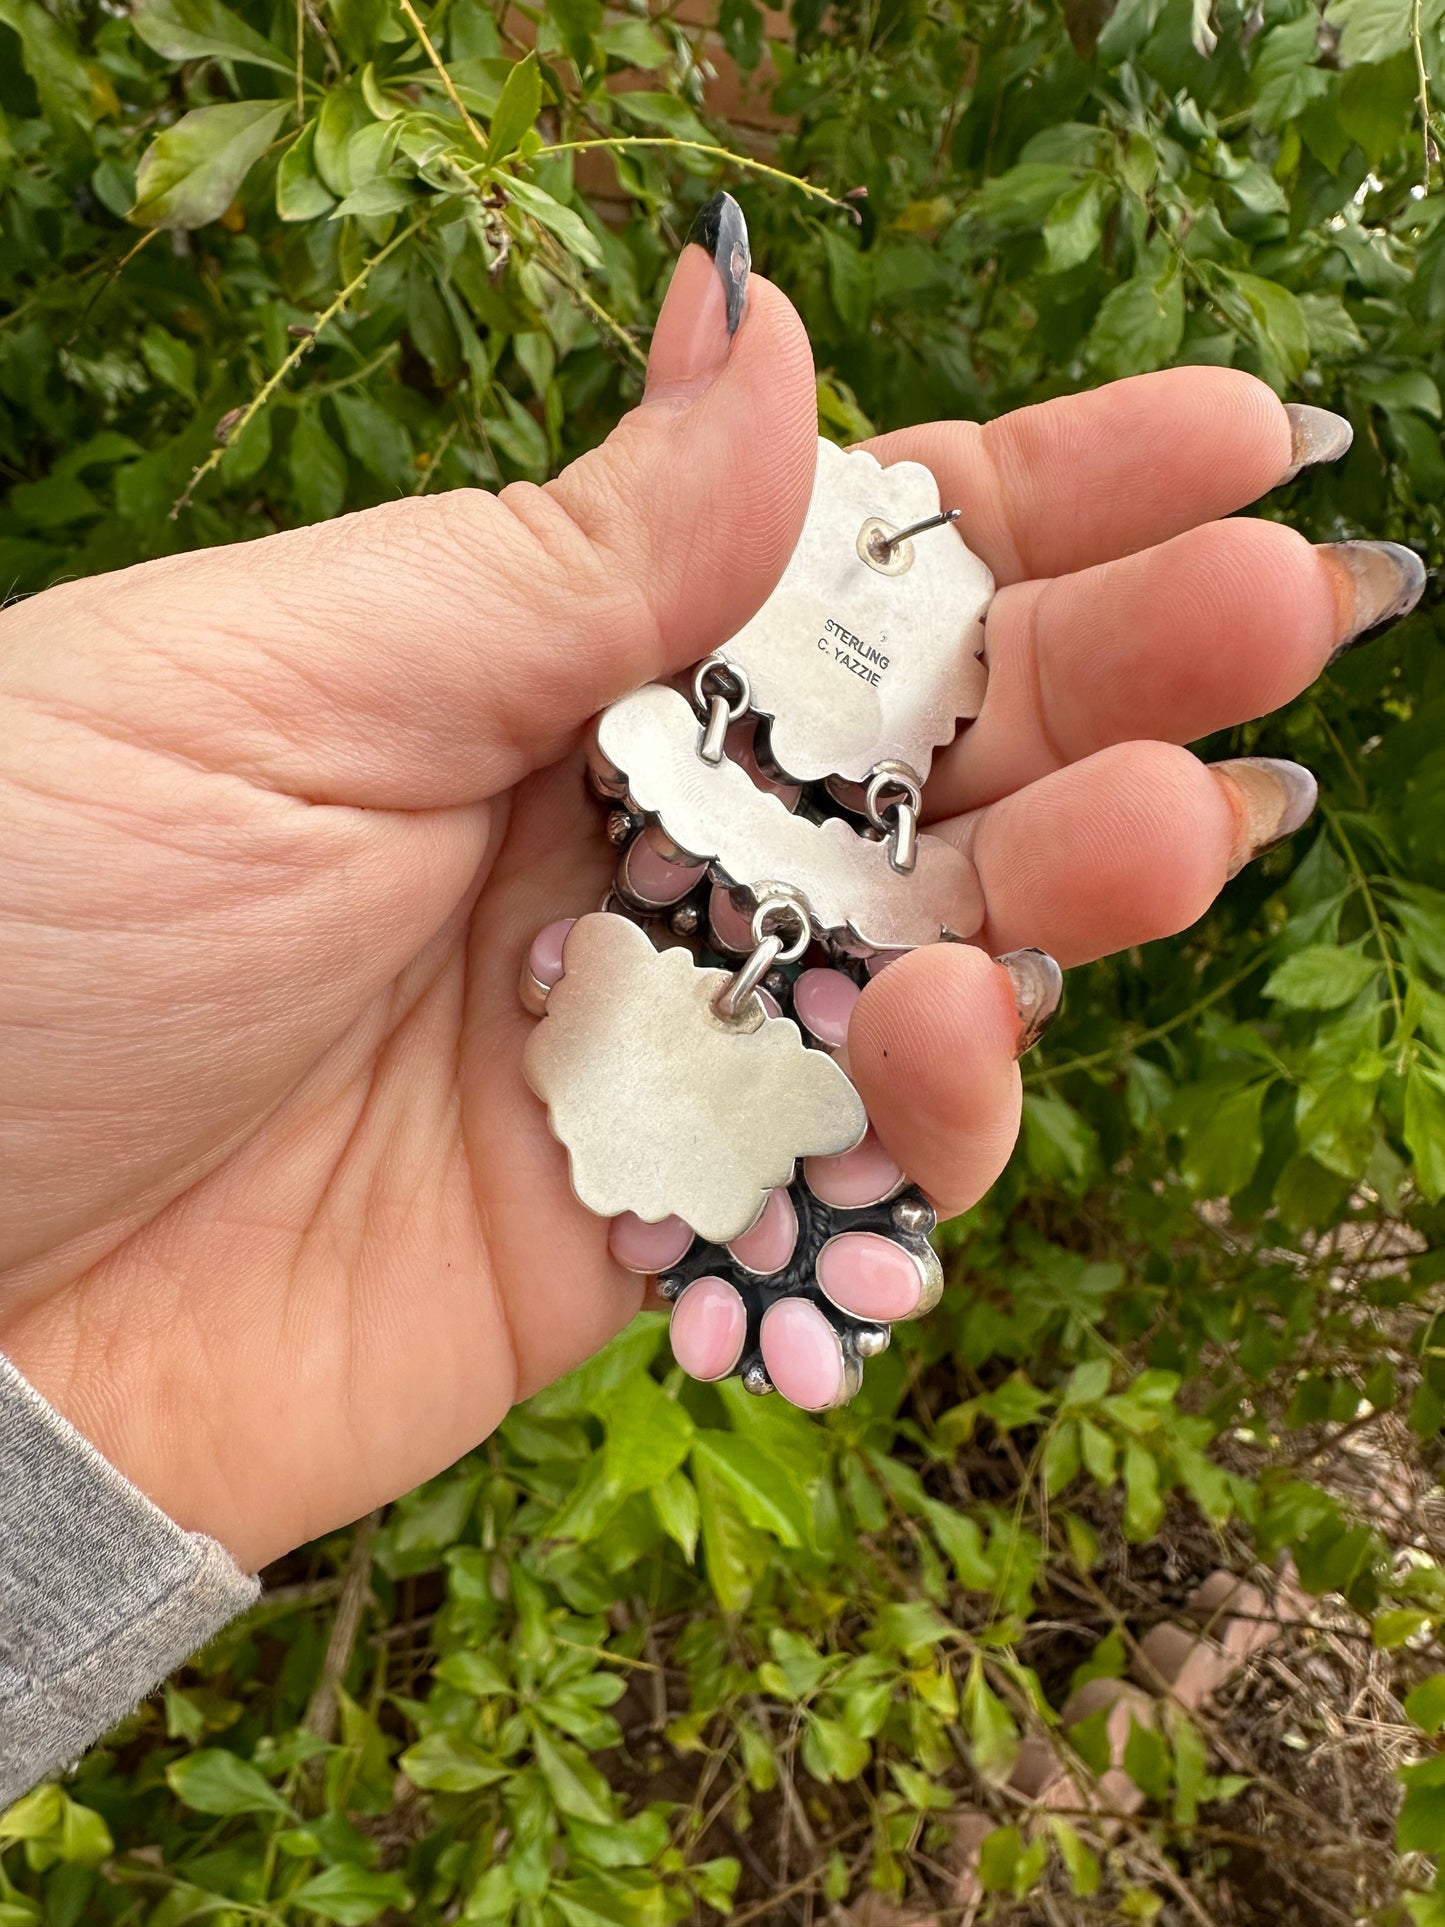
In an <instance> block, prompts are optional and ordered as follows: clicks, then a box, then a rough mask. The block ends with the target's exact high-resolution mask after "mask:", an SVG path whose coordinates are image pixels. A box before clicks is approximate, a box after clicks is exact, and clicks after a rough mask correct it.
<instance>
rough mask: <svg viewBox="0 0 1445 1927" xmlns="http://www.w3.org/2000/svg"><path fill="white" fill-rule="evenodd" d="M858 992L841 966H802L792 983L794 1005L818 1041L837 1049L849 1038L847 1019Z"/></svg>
mask: <svg viewBox="0 0 1445 1927" xmlns="http://www.w3.org/2000/svg"><path fill="white" fill-rule="evenodd" d="M861 995H862V992H861V991H860V990H859V988H858V986H857V984H855V983H854V981H853V979H852V978H851V977H846V976H844V974H843V972H842V971H841V970H805V971H804V972H803V973H802V975H801V976H800V977H799V978H798V981H797V983H796V984H794V986H793V1009H794V1010H795V1011H796V1012H797V1015H798V1022H799V1023H800V1024H802V1025H803V1026H804V1028H805V1029H807V1030H810V1031H811V1032H812V1033H813V1035H814V1036H815V1037H816V1038H817V1040H818V1042H819V1043H820V1044H826V1045H827V1046H828V1048H829V1049H830V1050H838V1049H840V1048H841V1047H842V1046H843V1045H844V1044H846V1043H847V1041H848V1020H849V1018H850V1017H851V1016H852V1015H853V1006H854V1004H856V1003H857V1001H858V999H859V997H860V996H861Z"/></svg>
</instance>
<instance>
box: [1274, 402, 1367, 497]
mask: <svg viewBox="0 0 1445 1927" xmlns="http://www.w3.org/2000/svg"><path fill="white" fill-rule="evenodd" d="M1284 412H1285V414H1286V415H1287V416H1288V417H1289V461H1290V465H1289V467H1288V468H1287V469H1286V470H1285V472H1284V477H1283V479H1284V480H1285V481H1286V482H1292V481H1293V480H1294V478H1295V476H1296V475H1298V474H1299V472H1300V470H1301V469H1302V468H1314V467H1315V466H1316V465H1317V464H1318V463H1320V462H1337V461H1338V460H1339V458H1340V457H1341V455H1343V454H1345V453H1346V452H1347V451H1348V449H1349V446H1350V444H1351V442H1353V441H1354V439H1355V431H1354V429H1353V428H1351V426H1350V424H1349V423H1348V422H1347V421H1346V420H1345V418H1344V416H1343V415H1336V414H1335V413H1334V412H1333V410H1331V409H1328V408H1315V407H1312V406H1311V404H1310V403H1309V402H1305V401H1287V402H1286V403H1285V405H1284Z"/></svg>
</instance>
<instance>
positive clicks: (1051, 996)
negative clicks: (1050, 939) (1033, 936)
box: [994, 949, 1064, 1057]
mask: <svg viewBox="0 0 1445 1927" xmlns="http://www.w3.org/2000/svg"><path fill="white" fill-rule="evenodd" d="M994 962H995V963H996V964H1000V965H1002V967H1003V968H1004V969H1005V970H1006V971H1007V972H1008V974H1009V982H1010V983H1011V984H1012V985H1013V987H1014V1004H1015V1006H1016V1007H1017V1010H1018V1014H1019V1041H1018V1049H1017V1051H1016V1052H1015V1053H1014V1054H1015V1056H1017V1057H1022V1056H1023V1054H1024V1052H1025V1051H1029V1050H1032V1049H1033V1047H1034V1045H1035V1044H1036V1043H1037V1042H1038V1041H1039V1039H1040V1038H1041V1037H1042V1036H1043V1034H1044V1032H1045V1031H1046V1030H1047V1029H1048V1027H1049V1025H1050V1024H1051V1023H1052V1022H1053V1021H1054V1019H1055V1017H1057V1016H1058V1014H1059V1005H1060V1004H1061V1003H1062V1002H1063V1001H1064V973H1063V971H1062V970H1060V969H1059V966H1058V965H1057V964H1056V963H1055V962H1054V960H1053V958H1052V957H1051V956H1050V955H1049V953H1048V951H1047V950H1032V949H1030V950H1010V951H1008V952H1007V953H1006V954H1005V955H1004V956H1002V957H995V958H994Z"/></svg>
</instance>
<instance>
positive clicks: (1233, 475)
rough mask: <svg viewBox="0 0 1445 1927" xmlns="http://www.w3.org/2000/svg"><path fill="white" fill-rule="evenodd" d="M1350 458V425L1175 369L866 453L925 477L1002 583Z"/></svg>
mask: <svg viewBox="0 0 1445 1927" xmlns="http://www.w3.org/2000/svg"><path fill="white" fill-rule="evenodd" d="M1349 444H1350V426H1349V423H1348V422H1346V421H1344V420H1343V419H1342V417H1340V416H1338V415H1330V414H1328V413H1327V412H1326V411H1325V410H1324V409H1319V408H1302V407H1300V406H1298V405H1294V404H1292V405H1291V406H1289V407H1286V406H1285V405H1284V404H1283V403H1281V402H1280V401H1279V399H1278V397H1277V396H1276V395H1275V394H1274V393H1273V391H1272V390H1270V389H1269V388H1267V387H1266V386H1265V385H1264V383H1263V382H1262V381H1256V380H1255V378H1254V376H1252V375H1246V374H1242V373H1241V372H1240V371H1239V370H1238V369H1235V368H1170V369H1166V370H1164V371H1163V372H1162V373H1160V374H1155V375H1134V376H1131V377H1130V378H1129V379H1128V380H1127V381H1116V382H1112V383H1110V384H1109V386H1107V387H1105V388H1097V389H1094V390H1092V391H1091V392H1090V393H1088V394H1083V395H1068V396H1062V397H1060V398H1059V399H1057V400H1055V401H1046V402H1040V403H1038V404H1037V405H1036V406H1035V407H1032V408H1020V409H1018V410H1017V411H1016V412H1015V413H1013V414H1011V415H1003V416H1000V417H999V419H998V420H997V421H992V422H986V423H983V424H979V423H977V422H932V423H930V424H928V425H927V426H925V427H919V428H906V429H900V430H899V431H898V432H897V433H895V434H892V435H883V436H881V437H879V439H878V440H876V441H873V442H869V443H867V444H866V446H867V447H868V448H870V449H871V450H872V452H873V454H874V455H876V456H877V457H878V459H879V461H881V462H901V461H912V462H922V463H924V464H925V466H926V467H928V468H931V469H932V470H933V472H934V474H935V475H936V476H937V477H938V486H939V494H940V497H941V499H942V502H943V505H944V507H945V508H960V509H962V510H963V519H962V521H961V522H960V524H959V532H960V533H961V534H962V536H963V537H964V540H965V541H966V542H967V543H968V545H969V547H970V548H971V549H974V550H976V551H977V552H978V554H979V555H981V556H982V557H983V559H984V561H985V562H987V563H988V565H989V567H990V568H991V569H992V570H993V572H994V575H995V576H996V577H997V579H998V580H999V581H1000V582H1020V581H1024V580H1026V579H1027V578H1028V577H1030V576H1049V575H1063V574H1065V573H1066V572H1068V571H1069V570H1073V569H1086V568H1089V567H1090V566H1092V564H1094V563H1096V562H1107V561H1108V560H1109V559H1110V558H1111V557H1113V556H1118V555H1129V554H1132V553H1133V551H1134V550H1135V549H1143V548H1148V547H1150V546H1151V545H1152V544H1153V543H1156V542H1163V541H1165V540H1167V539H1168V537H1170V536H1171V535H1178V534H1180V533H1181V532H1182V531H1183V530H1184V529H1188V528H1193V527H1194V525H1195V524H1196V523H1198V522H1213V521H1216V520H1217V519H1218V518H1219V517H1220V516H1222V515H1229V514H1232V513H1233V511H1234V510H1235V509H1238V508H1243V507H1244V505H1245V504H1246V503H1247V502H1253V501H1256V500H1257V499H1258V498H1259V497H1260V496H1261V495H1263V494H1264V493H1265V491H1266V490H1268V489H1271V488H1274V487H1275V486H1276V484H1278V483H1279V482H1282V481H1284V480H1285V478H1286V476H1287V475H1288V474H1289V473H1291V472H1292V471H1293V470H1294V469H1295V468H1296V467H1297V466H1301V465H1303V464H1304V463H1306V462H1310V461H1324V460H1330V459H1332V458H1333V457H1334V456H1336V455H1341V454H1343V453H1344V451H1345V449H1346V448H1348V447H1349Z"/></svg>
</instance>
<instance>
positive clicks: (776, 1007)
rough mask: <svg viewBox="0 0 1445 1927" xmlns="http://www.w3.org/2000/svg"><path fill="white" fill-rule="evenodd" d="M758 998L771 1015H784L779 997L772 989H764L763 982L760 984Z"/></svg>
mask: <svg viewBox="0 0 1445 1927" xmlns="http://www.w3.org/2000/svg"><path fill="white" fill-rule="evenodd" d="M758 999H759V1001H760V1002H761V1004H762V1006H763V1009H764V1010H765V1011H766V1012H767V1013H768V1015H769V1017H781V1016H782V1014H783V1007H782V1005H781V1004H780V1003H779V1002H778V1000H777V998H776V997H775V996H774V995H773V993H772V991H770V990H764V989H763V987H762V985H761V984H759V985H758Z"/></svg>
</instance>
